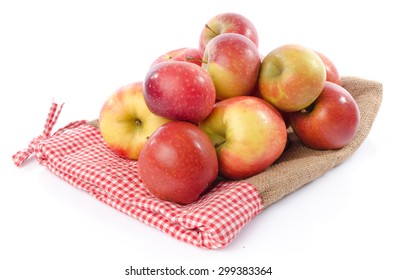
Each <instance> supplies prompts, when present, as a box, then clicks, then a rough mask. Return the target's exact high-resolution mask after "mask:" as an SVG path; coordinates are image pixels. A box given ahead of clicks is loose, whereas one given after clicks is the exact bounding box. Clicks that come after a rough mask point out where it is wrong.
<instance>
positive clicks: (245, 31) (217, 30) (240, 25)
mask: <svg viewBox="0 0 397 280" xmlns="http://www.w3.org/2000/svg"><path fill="white" fill-rule="evenodd" d="M224 33H237V34H241V35H244V36H245V37H247V38H249V39H250V40H251V41H252V42H253V43H254V44H255V45H256V46H257V47H258V45H259V36H258V32H257V30H256V28H255V26H254V24H253V23H252V22H251V21H250V20H249V19H248V18H246V17H244V16H243V15H241V14H237V13H222V14H218V15H216V16H214V17H213V18H211V19H210V20H209V21H208V22H207V23H206V24H205V26H204V28H203V29H202V31H201V33H200V39H199V50H201V51H202V52H204V50H205V47H206V45H207V43H208V42H209V41H210V40H211V39H212V38H214V37H216V36H218V35H220V34H224Z"/></svg>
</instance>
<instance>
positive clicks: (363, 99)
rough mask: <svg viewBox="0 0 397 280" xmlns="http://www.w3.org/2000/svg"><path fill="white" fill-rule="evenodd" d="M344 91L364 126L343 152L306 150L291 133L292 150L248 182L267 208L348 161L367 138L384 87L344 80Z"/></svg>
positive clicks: (352, 78)
mask: <svg viewBox="0 0 397 280" xmlns="http://www.w3.org/2000/svg"><path fill="white" fill-rule="evenodd" d="M343 87H344V88H345V89H346V90H347V91H349V92H350V93H351V95H352V96H353V97H354V99H355V100H356V102H357V105H358V107H359V108H360V124H359V130H358V132H357V134H356V136H355V137H354V139H353V140H352V141H351V142H350V143H349V144H348V145H347V146H345V147H343V148H342V149H338V150H327V151H317V150H313V149H310V148H307V147H305V146H303V145H302V144H301V143H300V142H299V140H298V139H297V137H296V135H295V134H294V133H293V132H292V130H291V129H290V130H289V134H288V136H289V138H290V140H291V142H290V146H289V147H288V148H287V149H286V151H284V153H283V154H282V156H281V157H280V158H279V159H278V160H277V161H276V162H275V163H274V164H273V165H272V166H270V167H269V168H268V169H267V170H266V171H264V172H262V173H260V174H258V175H256V176H253V177H250V178H248V179H246V180H245V181H247V182H249V183H251V184H252V185H253V186H255V188H257V189H258V191H259V193H260V194H261V197H262V199H263V206H264V207H268V206H269V205H271V204H273V203H274V202H276V201H278V200H280V199H281V198H283V197H284V196H286V195H287V194H289V193H292V192H294V191H296V190H297V189H299V188H301V187H302V186H304V185H305V184H307V183H309V182H311V181H313V180H315V179H316V178H318V177H320V176H322V175H323V174H325V173H326V172H327V171H328V170H330V169H332V168H333V167H335V166H337V165H339V164H340V163H342V162H343V161H345V160H346V159H347V158H349V157H350V156H351V155H352V154H353V153H354V152H355V151H356V150H357V149H358V148H359V147H360V145H361V144H362V143H363V141H364V140H365V138H366V137H367V135H368V133H369V131H370V129H371V127H372V124H373V122H374V120H375V118H376V115H377V113H378V111H379V107H380V104H381V102H382V95H383V86H382V84H381V83H379V82H377V81H372V80H367V79H362V78H357V77H343Z"/></svg>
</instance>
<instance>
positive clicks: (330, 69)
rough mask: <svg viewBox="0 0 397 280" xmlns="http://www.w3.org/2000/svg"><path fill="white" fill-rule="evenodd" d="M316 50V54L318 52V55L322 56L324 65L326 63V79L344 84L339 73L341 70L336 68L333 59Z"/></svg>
mask: <svg viewBox="0 0 397 280" xmlns="http://www.w3.org/2000/svg"><path fill="white" fill-rule="evenodd" d="M315 52H316V54H318V56H319V57H320V58H321V60H322V61H323V63H324V65H325V71H326V80H327V81H329V82H332V83H335V84H337V85H340V86H342V84H343V82H342V79H341V77H340V75H339V71H338V69H337V68H336V66H335V64H334V63H333V61H332V60H331V59H329V58H328V57H327V56H326V55H324V54H323V53H321V52H319V51H316V50H315Z"/></svg>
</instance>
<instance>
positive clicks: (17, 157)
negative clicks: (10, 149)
mask: <svg viewBox="0 0 397 280" xmlns="http://www.w3.org/2000/svg"><path fill="white" fill-rule="evenodd" d="M62 107H63V103H62V104H61V105H58V104H57V103H55V102H54V101H53V102H52V104H51V108H50V111H49V112H48V115H47V119H46V122H45V125H44V130H43V133H42V134H41V135H39V136H37V137H35V138H33V140H32V141H30V143H29V145H28V147H27V148H26V149H24V150H21V151H19V152H17V153H15V154H14V155H13V156H12V160H13V161H14V163H15V165H16V166H20V165H21V164H22V163H23V162H24V161H25V160H27V159H28V158H29V157H30V156H31V155H32V154H33V153H34V151H35V149H36V146H37V145H38V144H39V143H40V142H42V141H43V140H45V139H47V138H49V137H50V136H51V131H52V128H53V127H54V125H55V123H56V122H57V120H58V117H59V114H60V113H61V111H62Z"/></svg>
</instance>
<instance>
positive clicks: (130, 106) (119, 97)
mask: <svg viewBox="0 0 397 280" xmlns="http://www.w3.org/2000/svg"><path fill="white" fill-rule="evenodd" d="M169 121H170V120H169V119H166V118H163V117H160V116H157V115H155V114H153V113H152V112H151V111H150V110H149V108H148V107H147V106H146V103H145V100H144V98H143V91H142V82H141V81H139V82H134V83H131V84H128V85H126V86H124V87H121V88H120V89H118V90H117V91H115V92H114V93H113V94H111V95H110V96H109V97H108V98H107V99H106V101H105V102H104V104H103V106H102V108H101V111H100V115H99V129H100V132H101V134H102V136H103V139H104V141H105V143H106V144H107V145H108V147H109V148H110V149H111V150H113V151H114V152H115V153H116V154H117V155H119V156H121V157H124V158H127V159H132V160H136V159H138V156H139V154H140V152H141V150H142V147H143V145H144V144H145V143H146V141H147V139H148V138H149V137H150V136H151V135H152V133H153V132H154V131H155V130H156V129H157V128H159V127H160V126H161V125H163V124H165V123H167V122H169Z"/></svg>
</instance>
